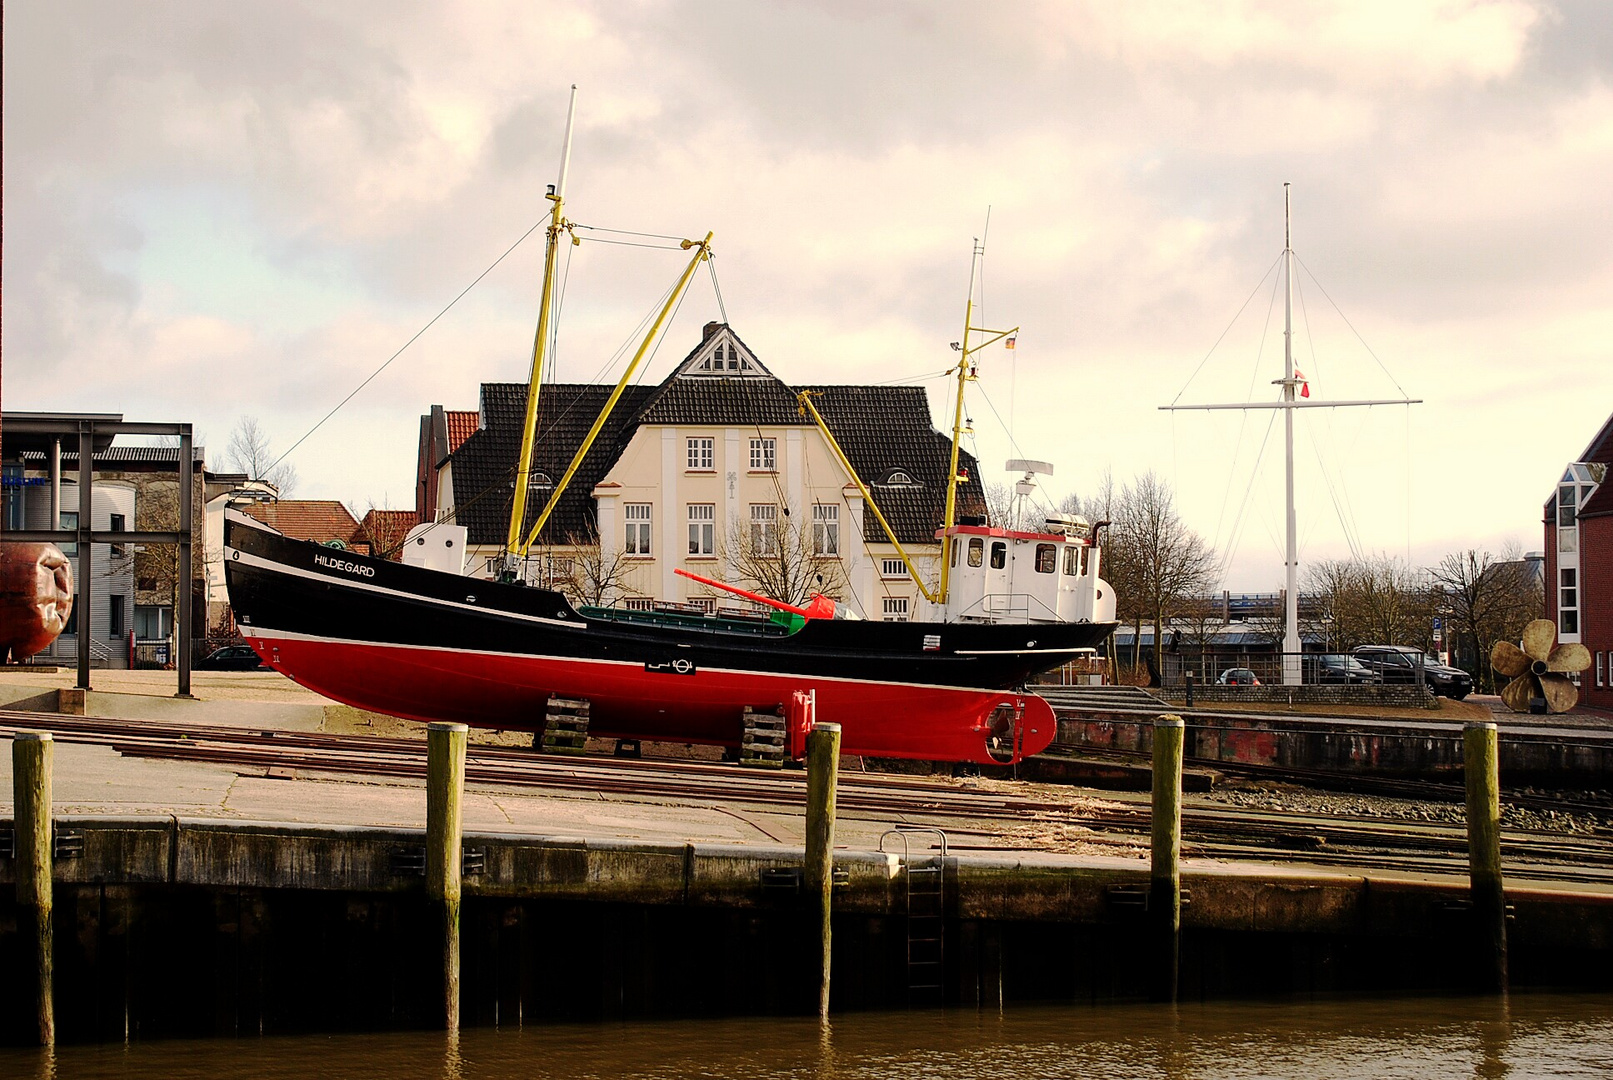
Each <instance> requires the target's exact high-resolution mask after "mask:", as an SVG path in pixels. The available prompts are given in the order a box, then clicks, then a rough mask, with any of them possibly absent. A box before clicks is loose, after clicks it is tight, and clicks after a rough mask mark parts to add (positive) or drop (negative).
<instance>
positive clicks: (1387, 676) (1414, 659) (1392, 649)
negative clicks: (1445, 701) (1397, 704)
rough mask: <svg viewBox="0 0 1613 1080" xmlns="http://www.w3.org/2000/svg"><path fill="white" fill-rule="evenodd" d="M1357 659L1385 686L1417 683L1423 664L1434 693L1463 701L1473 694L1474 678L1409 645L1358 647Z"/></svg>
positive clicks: (1428, 682) (1425, 674)
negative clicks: (1418, 667)
mask: <svg viewBox="0 0 1613 1080" xmlns="http://www.w3.org/2000/svg"><path fill="white" fill-rule="evenodd" d="M1354 655H1355V658H1356V659H1357V660H1359V661H1360V662H1361V663H1363V664H1365V665H1366V666H1367V667H1369V668H1371V669H1372V670H1373V672H1374V673H1376V674H1377V676H1378V677H1379V678H1380V679H1382V680H1383V681H1384V682H1386V683H1409V682H1413V681H1415V680H1416V678H1417V666H1418V664H1419V662H1420V663H1421V664H1422V669H1423V681H1424V682H1426V683H1427V684H1428V688H1429V689H1430V690H1432V691H1433V692H1434V693H1436V694H1443V695H1444V696H1446V697H1448V698H1450V699H1451V700H1452V701H1461V700H1462V699H1463V698H1465V697H1467V695H1469V694H1471V693H1472V692H1473V677H1472V676H1471V675H1469V674H1468V673H1467V672H1465V671H1463V670H1462V669H1461V668H1454V667H1451V666H1449V665H1448V664H1442V663H1440V662H1439V660H1438V659H1436V658H1435V657H1432V656H1427V655H1424V654H1422V653H1421V652H1420V651H1419V650H1417V649H1414V648H1412V647H1411V646H1409V645H1357V646H1356V647H1355V654H1354Z"/></svg>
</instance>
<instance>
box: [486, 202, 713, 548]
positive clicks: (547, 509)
mask: <svg viewBox="0 0 1613 1080" xmlns="http://www.w3.org/2000/svg"><path fill="white" fill-rule="evenodd" d="M711 236H712V234H711V233H709V232H708V233H707V234H706V238H705V239H704V240H701V241H700V242H699V243H696V242H695V241H693V240H685V241H683V244H682V246H683V249H684V250H685V251H687V250H689V249H690V248H694V249H695V253H694V258H692V259H690V260H689V265H688V266H687V267H685V268H684V271H683V276H682V277H681V278H679V279H678V283H677V285H676V286H674V287H673V289H672V293H671V295H670V296H668V297H667V299H666V303H665V304H662V305H661V312H660V314H658V315H656V317H655V322H654V323H653V324H652V325H651V326H650V329H649V331H648V332H647V333H646V334H645V335H644V340H643V341H642V342H641V343H640V344H639V347H638V352H637V353H636V354H634V356H633V362H632V363H631V364H628V365H627V370H626V371H624V372H622V377H621V378H620V379H618V380H617V382H616V389H614V390H612V391H611V395H610V398H609V399H608V400H607V401H606V402H605V407H604V408H603V409H601V410H600V411H599V415H598V416H597V417H595V418H594V426H593V427H591V428H589V429H588V437H587V438H585V439H584V440H583V441H582V445H581V446H579V447H577V453H576V454H575V455H574V456H573V457H572V459H571V465H570V466H569V467H568V468H567V469H566V474H565V475H564V476H562V477H561V478H560V482H559V483H558V484H556V485H555V486H554V491H553V492H552V493H551V494H550V495H549V501H548V503H547V504H545V506H544V507H543V513H541V514H539V515H538V519H537V521H535V522H533V523H532V531H531V532H529V533H527V537H526V540H525V541H524V542H523V543H522V544H521V546H520V549H519V554H520V555H521V556H522V557H524V556H525V555H526V553H527V549H528V548H530V547H531V546H532V544H533V542H534V541H536V540H537V538H538V532H539V530H541V529H542V528H543V526H544V523H545V522H547V521H548V520H549V515H550V514H552V513H554V508H555V506H556V505H557V504H558V503H559V502H560V496H561V495H562V494H563V493H564V492H565V490H566V487H567V485H569V484H570V483H571V478H572V477H573V476H576V475H577V470H578V469H579V468H581V467H582V462H583V458H585V457H587V456H588V449H589V447H591V446H593V445H594V440H595V439H597V438H598V437H599V433H600V431H602V430H603V429H604V427H605V421H606V420H609V419H610V414H611V410H612V409H614V408H616V402H617V401H619V400H621V397H622V391H624V390H626V389H627V384H628V382H629V381H631V380H632V378H633V373H634V372H635V371H637V370H638V366H639V364H640V363H641V362H642V361H643V359H644V357H645V354H647V353H648V352H649V351H650V346H651V345H652V344H654V342H655V338H656V336H657V335H658V334H660V332H661V327H662V325H664V324H665V323H666V321H667V319H668V317H670V316H671V314H672V309H673V308H674V307H676V306H677V303H678V298H679V297H681V296H682V295H683V291H684V290H685V289H687V288H688V287H689V279H691V278H692V277H694V272H695V268H696V267H698V266H699V265H700V264H701V263H702V262H704V261H705V260H706V259H708V258H710V257H711ZM513 554H516V552H515V551H513V550H512V555H513Z"/></svg>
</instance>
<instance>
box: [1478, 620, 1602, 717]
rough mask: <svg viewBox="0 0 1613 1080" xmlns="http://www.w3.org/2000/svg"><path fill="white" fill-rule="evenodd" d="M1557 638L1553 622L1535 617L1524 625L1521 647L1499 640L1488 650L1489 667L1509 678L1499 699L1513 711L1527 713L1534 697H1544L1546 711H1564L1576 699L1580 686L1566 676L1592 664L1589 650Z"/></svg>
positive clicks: (1577, 698) (1577, 700)
mask: <svg viewBox="0 0 1613 1080" xmlns="http://www.w3.org/2000/svg"><path fill="white" fill-rule="evenodd" d="M1556 641H1557V626H1556V624H1554V623H1553V622H1552V621H1551V620H1550V619H1536V620H1535V621H1534V622H1532V623H1530V624H1529V625H1528V626H1526V627H1524V628H1523V642H1522V645H1523V647H1522V648H1519V647H1518V646H1517V645H1514V644H1512V642H1510V641H1498V642H1496V643H1495V647H1494V648H1492V649H1491V650H1490V666H1491V667H1493V668H1495V670H1496V671H1497V672H1498V673H1500V674H1502V675H1506V676H1508V677H1509V678H1511V679H1512V681H1511V682H1509V683H1507V685H1506V688H1505V689H1503V690H1502V691H1501V700H1502V701H1504V702H1506V703H1507V707H1508V708H1509V709H1511V710H1512V711H1513V712H1521V713H1526V712H1528V711H1529V705H1530V703H1531V702H1532V701H1534V700H1535V699H1544V700H1545V702H1546V711H1547V712H1554V713H1564V712H1567V711H1568V710H1569V709H1572V708H1573V707H1574V706H1575V705H1576V704H1577V703H1578V702H1579V687H1577V686H1575V685H1574V684H1573V683H1572V682H1570V681H1569V680H1568V676H1569V675H1570V674H1572V673H1574V672H1576V671H1584V670H1585V669H1586V668H1588V667H1590V666H1591V651H1590V650H1589V649H1587V648H1586V647H1585V646H1583V645H1580V644H1577V643H1576V644H1567V645H1558V644H1556Z"/></svg>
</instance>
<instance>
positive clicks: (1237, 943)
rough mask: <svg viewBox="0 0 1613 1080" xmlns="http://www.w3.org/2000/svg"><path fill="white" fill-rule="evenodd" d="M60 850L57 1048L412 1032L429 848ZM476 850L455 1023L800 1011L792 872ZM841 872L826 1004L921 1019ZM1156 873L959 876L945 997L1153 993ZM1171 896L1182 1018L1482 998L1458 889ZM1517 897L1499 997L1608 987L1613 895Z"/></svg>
mask: <svg viewBox="0 0 1613 1080" xmlns="http://www.w3.org/2000/svg"><path fill="white" fill-rule="evenodd" d="M4 827H5V823H4V822H0V832H3V830H4ZM56 837H57V839H56V845H57V858H56V860H55V874H54V880H55V892H56V907H55V913H56V914H55V918H56V925H57V928H58V929H57V934H56V954H57V965H56V967H57V995H58V1017H59V1023H60V1024H61V1025H62V1031H63V1037H64V1038H69V1039H98V1038H122V1037H124V1035H125V1034H126V1033H131V1032H132V1033H133V1035H134V1036H135V1037H144V1036H158V1035H163V1036H166V1035H184V1034H219V1033H230V1032H237V1031H254V1030H256V1031H295V1030H342V1029H351V1028H355V1027H369V1028H373V1027H388V1026H391V1027H407V1026H418V1025H420V1024H423V1023H426V1022H428V1021H427V1020H426V1019H425V1018H426V1017H428V1016H429V1014H430V1011H431V987H432V985H433V983H432V978H433V972H434V970H440V968H436V967H435V964H436V963H437V961H438V954H437V952H436V951H435V949H434V948H433V947H431V945H430V942H432V941H433V931H432V927H433V925H434V924H433V922H432V915H431V908H430V905H429V904H428V903H427V902H426V900H425V895H424V882H423V877H422V876H421V874H420V869H419V868H420V865H421V864H420V852H421V849H422V845H423V843H424V834H423V833H422V832H421V831H420V830H410V829H378V828H349V827H312V828H311V827H307V826H292V825H278V824H274V823H253V822H224V821H217V820H187V819H175V818H171V817H169V818H140V817H121V818H105V817H102V818H82V817H58V818H57V819H56ZM3 847H4V845H3V844H0V848H3ZM464 850H465V868H466V871H467V873H466V876H465V879H464V885H465V899H464V907H463V910H462V926H463V956H464V970H463V973H462V987H463V996H464V1003H465V1004H464V1009H465V1022H467V1023H471V1024H493V1023H508V1022H511V1019H512V1018H517V1017H518V1018H524V1020H523V1022H534V1021H537V1020H541V1019H544V1018H551V1019H559V1018H566V1019H590V1018H593V1019H599V1018H612V1017H621V1018H627V1017H644V1016H667V1015H712V1014H738V1013H779V1012H796V1011H803V1010H805V1009H806V1008H807V1002H808V999H809V998H811V996H812V993H813V992H815V976H813V975H812V974H811V973H812V970H813V967H812V961H811V951H812V950H811V946H812V944H813V942H814V940H815V939H814V937H813V934H812V933H811V932H809V931H810V924H811V919H810V916H809V913H808V911H807V909H806V905H804V903H803V901H802V898H801V896H800V894H799V891H798V887H797V883H798V879H797V877H796V874H797V873H798V872H799V870H800V868H801V866H802V860H803V853H802V851H801V850H800V849H799V848H791V847H788V846H780V845H750V846H746V845H718V844H700V843H692V844H691V843H646V842H628V841H601V840H586V841H585V840H580V839H570V838H564V837H540V836H530V835H500V834H488V833H477V834H471V835H467V836H466V837H465V844H464ZM835 864H836V869H837V871H841V872H843V873H844V884H843V885H841V886H839V887H837V889H836V892H835V916H834V919H835V923H834V926H835V931H834V932H835V961H834V963H835V980H834V1007H835V1008H836V1009H860V1008H890V1007H899V1006H901V1005H904V1004H907V1003H909V1002H911V1001H913V1000H915V999H914V997H913V995H912V994H911V993H910V992H909V988H908V983H907V979H908V972H907V969H906V957H907V948H908V945H907V933H908V923H907V919H906V914H907V913H906V907H905V904H906V892H905V881H904V878H903V875H902V868H901V865H900V863H899V862H898V861H897V859H896V857H895V856H888V855H882V854H879V853H876V852H854V851H840V852H837V853H836V855H835ZM1147 876H1148V875H1147V867H1146V864H1145V863H1144V862H1143V861H1141V860H1137V859H1123V858H1117V857H1093V858H1075V857H1071V856H1059V855H1048V854H1042V853H1034V852H1026V853H1024V854H1023V855H1019V854H1008V853H996V854H989V855H988V854H978V855H975V854H971V855H962V856H953V857H951V858H950V859H949V860H948V863H947V888H946V893H945V897H944V925H945V931H944V941H945V956H946V965H945V970H946V975H945V986H944V987H943V989H942V991H941V992H940V994H939V995H938V997H937V998H935V1000H939V1001H947V1002H953V1003H965V1004H966V1003H977V1002H989V1003H995V1002H996V1001H998V1000H1006V1001H1015V1000H1108V999H1124V998H1133V997H1139V996H1142V995H1143V994H1144V993H1145V991H1146V984H1145V977H1146V971H1145V965H1144V964H1143V963H1142V958H1143V957H1145V956H1147V955H1148V951H1147V949H1146V948H1145V945H1146V940H1147V939H1146V933H1147V926H1148V923H1147V912H1146V906H1145V905H1146V885H1147ZM12 877H13V869H12V865H11V860H10V859H9V858H3V857H0V884H3V885H4V886H5V887H3V888H0V970H21V967H20V965H21V963H22V956H21V952H22V947H21V943H20V941H19V935H18V933H17V918H18V911H17V908H16V906H15V902H14V901H13V899H12V889H11V888H10V887H9V886H10V884H11V881H12ZM1183 882H1184V886H1185V888H1186V889H1187V890H1188V893H1189V897H1188V902H1187V904H1186V905H1185V906H1184V908H1183V934H1184V936H1183V967H1182V971H1183V993H1184V995H1187V996H1199V997H1212V996H1227V995H1241V994H1273V993H1284V992H1299V993H1312V992H1316V991H1321V990H1390V989H1392V990H1406V989H1418V990H1435V991H1460V990H1463V989H1466V988H1468V987H1470V986H1471V985H1472V984H1473V979H1474V975H1473V966H1472V960H1471V949H1470V948H1469V945H1470V943H1471V940H1472V937H1473V929H1472V927H1470V926H1469V924H1468V915H1467V913H1466V911H1465V910H1464V901H1465V899H1466V896H1467V888H1466V883H1465V881H1464V880H1463V879H1461V878H1454V877H1452V878H1437V879H1428V878H1413V877H1407V876H1398V877H1397V876H1394V875H1386V874H1376V875H1363V874H1350V873H1341V872H1335V871H1327V870H1306V869H1290V868H1279V867H1272V866H1238V867H1229V866H1226V865H1220V864H1206V863H1201V864H1197V865H1195V864H1194V863H1192V862H1189V863H1187V864H1186V865H1185V866H1184V874H1183ZM1508 899H1509V901H1510V902H1511V903H1512V904H1513V905H1514V907H1515V912H1516V918H1515V920H1514V922H1513V927H1512V930H1511V944H1512V957H1513V960H1512V963H1513V978H1514V984H1515V985H1519V986H1525V985H1555V986H1565V985H1568V986H1585V987H1595V988H1610V987H1613V890H1596V889H1591V888H1554V887H1529V888H1514V889H1512V890H1511V891H1510V892H1509V897H1508ZM16 993H17V990H16V986H15V985H13V984H11V983H8V982H6V981H0V1017H5V1016H10V1017H13V1018H15V1017H16V1016H18V1015H22V1014H23V1013H24V1012H25V1010H23V1009H21V1008H19V1007H18V1005H19V1003H18V1002H17V1001H16V1000H15V998H16Z"/></svg>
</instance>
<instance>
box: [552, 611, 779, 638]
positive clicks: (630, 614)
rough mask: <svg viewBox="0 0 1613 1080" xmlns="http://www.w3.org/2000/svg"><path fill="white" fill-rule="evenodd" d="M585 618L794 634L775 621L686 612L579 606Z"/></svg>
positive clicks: (706, 630)
mask: <svg viewBox="0 0 1613 1080" xmlns="http://www.w3.org/2000/svg"><path fill="white" fill-rule="evenodd" d="M577 610H578V612H579V613H581V614H582V615H583V616H584V617H585V618H589V619H604V620H608V621H610V622H620V623H632V624H635V625H638V626H663V627H673V626H675V627H677V628H679V629H687V630H697V631H701V632H703V633H708V634H730V635H738V636H742V637H764V638H769V637H788V636H789V635H790V634H791V633H793V632H794V628H792V627H790V626H784V625H780V624H779V623H776V622H774V621H772V620H771V619H765V620H764V619H731V618H724V617H723V616H721V615H705V614H698V615H697V614H695V613H693V612H682V611H640V610H638V609H637V608H616V607H591V606H590V607H579V608H578V609H577Z"/></svg>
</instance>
